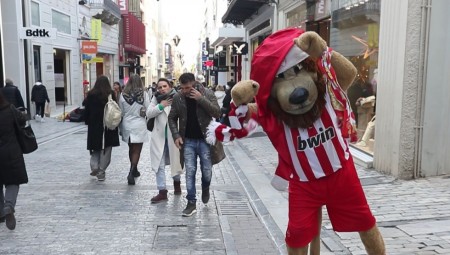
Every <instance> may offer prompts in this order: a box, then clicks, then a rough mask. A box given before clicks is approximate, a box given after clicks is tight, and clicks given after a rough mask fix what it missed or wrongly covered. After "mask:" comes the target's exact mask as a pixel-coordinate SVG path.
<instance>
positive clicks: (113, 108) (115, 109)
mask: <svg viewBox="0 0 450 255" xmlns="http://www.w3.org/2000/svg"><path fill="white" fill-rule="evenodd" d="M121 121H122V111H121V110H120V107H119V105H117V103H116V101H114V100H113V99H112V97H111V95H109V96H108V102H107V103H106V105H105V109H104V115H103V124H104V125H105V127H107V128H108V129H109V130H114V129H116V128H117V127H118V126H119V124H120V122H121Z"/></svg>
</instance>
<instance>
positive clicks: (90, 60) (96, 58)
mask: <svg viewBox="0 0 450 255" xmlns="http://www.w3.org/2000/svg"><path fill="white" fill-rule="evenodd" d="M83 63H85V64H88V63H103V58H99V57H94V58H91V59H83Z"/></svg>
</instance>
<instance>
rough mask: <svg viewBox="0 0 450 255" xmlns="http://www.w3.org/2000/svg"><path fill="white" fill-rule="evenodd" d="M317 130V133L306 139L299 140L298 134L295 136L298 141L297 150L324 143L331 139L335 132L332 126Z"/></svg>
mask: <svg viewBox="0 0 450 255" xmlns="http://www.w3.org/2000/svg"><path fill="white" fill-rule="evenodd" d="M319 132H320V133H318V134H317V135H315V136H312V137H309V138H308V139H306V140H301V139H300V136H298V137H297V141H298V150H299V151H304V150H305V149H306V148H315V147H318V146H319V145H321V144H322V143H325V142H327V141H329V140H331V139H333V138H334V137H335V136H336V134H335V132H334V128H333V127H329V128H327V129H325V131H323V128H319Z"/></svg>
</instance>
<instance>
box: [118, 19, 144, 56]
mask: <svg viewBox="0 0 450 255" xmlns="http://www.w3.org/2000/svg"><path fill="white" fill-rule="evenodd" d="M122 19H123V48H124V49H125V51H129V52H134V53H136V54H137V55H140V54H145V25H144V24H143V23H142V22H141V21H140V20H139V19H138V18H136V17H135V16H134V15H133V14H131V13H128V14H124V15H122Z"/></svg>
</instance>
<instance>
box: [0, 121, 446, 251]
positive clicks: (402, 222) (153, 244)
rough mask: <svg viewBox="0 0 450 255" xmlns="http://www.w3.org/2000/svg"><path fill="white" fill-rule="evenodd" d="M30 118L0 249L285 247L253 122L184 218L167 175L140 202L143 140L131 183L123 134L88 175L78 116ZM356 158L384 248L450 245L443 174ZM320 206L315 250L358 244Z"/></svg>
mask: <svg viewBox="0 0 450 255" xmlns="http://www.w3.org/2000/svg"><path fill="white" fill-rule="evenodd" d="M32 124H33V129H34V130H35V132H36V135H37V137H38V141H39V143H40V147H39V150H38V151H37V152H35V153H32V154H29V155H26V156H25V158H26V164H27V169H28V174H29V179H30V183H29V184H27V185H22V186H21V190H20V192H19V198H18V203H17V206H16V217H17V219H18V224H17V228H16V230H15V231H9V230H7V229H6V227H5V226H1V225H0V229H2V230H1V231H0V240H1V243H0V254H244V255H246V254H286V252H285V245H284V231H285V229H286V225H287V193H286V192H277V191H275V190H274V189H273V188H272V187H271V186H270V179H271V177H272V176H273V173H274V170H275V167H276V165H277V154H276V152H275V150H274V148H273V146H272V145H271V143H270V141H269V140H268V139H267V137H266V136H265V134H264V133H263V132H256V133H255V134H254V135H252V136H251V137H249V138H246V139H242V140H239V141H235V142H233V143H231V144H228V145H226V146H225V149H226V153H227V158H226V159H225V160H224V161H222V162H221V163H220V164H218V165H217V166H215V168H214V170H213V180H212V186H211V190H212V197H211V201H210V202H209V203H208V205H207V206H205V205H203V204H202V203H201V202H199V201H198V202H197V210H198V212H197V214H195V215H194V216H192V217H189V218H184V217H181V211H182V210H183V208H184V207H185V205H186V200H185V198H184V196H185V192H183V195H182V196H174V195H173V186H172V185H171V183H170V182H168V189H169V201H168V202H165V203H161V204H157V205H152V204H151V203H150V198H151V197H152V196H154V195H155V194H156V185H155V178H154V174H153V173H152V172H151V171H150V170H149V169H148V166H149V165H150V164H149V163H150V162H149V146H148V144H146V145H144V149H143V151H142V156H141V161H140V163H139V170H140V171H141V173H142V176H141V177H140V178H138V179H137V182H136V185H135V186H128V185H127V183H126V175H127V172H128V168H129V163H128V157H127V155H128V154H127V153H128V147H127V145H126V144H124V143H123V144H122V145H121V146H120V147H116V148H114V149H113V156H112V157H113V158H112V162H111V165H110V167H109V168H108V170H107V173H106V181H105V182H97V181H96V179H95V178H92V177H90V176H89V171H90V170H89V153H88V152H87V150H85V147H86V127H85V126H84V125H82V124H79V123H70V122H65V123H62V122H56V120H54V119H48V120H47V122H46V123H34V122H33V121H32ZM357 168H358V174H359V177H360V180H361V182H362V184H363V188H364V190H365V193H366V196H367V199H368V202H369V204H370V206H371V208H372V211H373V213H374V215H375V217H376V218H377V222H378V225H379V227H380V230H381V232H382V234H383V237H384V240H385V243H386V247H387V252H388V254H390V255H392V254H420V255H422V254H424V255H426V254H450V192H449V189H450V178H449V176H441V177H433V178H425V179H418V180H411V181H402V180H396V179H394V178H392V177H390V176H385V175H383V174H381V173H378V172H376V171H374V170H373V169H370V170H368V169H364V168H362V167H359V166H357ZM198 177H200V175H198ZM197 184H198V185H197V187H198V189H200V186H199V184H200V179H197ZM182 186H183V190H184V189H185V186H184V180H183V181H182ZM197 195H198V197H199V196H200V192H199V193H198V194H197ZM323 214H324V217H323V227H322V232H321V239H322V254H327V255H331V254H366V252H365V251H364V248H363V246H362V243H361V241H360V240H359V237H358V234H356V233H336V232H334V231H332V228H331V224H330V222H329V219H328V215H327V213H326V210H325V209H324V210H323Z"/></svg>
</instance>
